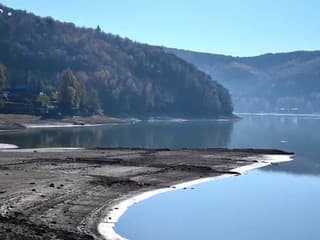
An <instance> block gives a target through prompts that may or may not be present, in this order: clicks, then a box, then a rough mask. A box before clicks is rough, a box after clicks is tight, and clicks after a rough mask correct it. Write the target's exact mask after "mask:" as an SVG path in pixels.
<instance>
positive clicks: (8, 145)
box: [0, 143, 18, 149]
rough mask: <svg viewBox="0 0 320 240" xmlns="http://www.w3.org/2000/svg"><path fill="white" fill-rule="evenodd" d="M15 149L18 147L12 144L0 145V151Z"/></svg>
mask: <svg viewBox="0 0 320 240" xmlns="http://www.w3.org/2000/svg"><path fill="white" fill-rule="evenodd" d="M15 148H18V146H17V145H13V144H7V143H0V149H15Z"/></svg>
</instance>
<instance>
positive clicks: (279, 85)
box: [167, 49, 320, 113]
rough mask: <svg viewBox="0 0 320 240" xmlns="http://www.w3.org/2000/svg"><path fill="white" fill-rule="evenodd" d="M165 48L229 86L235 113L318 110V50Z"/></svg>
mask: <svg viewBox="0 0 320 240" xmlns="http://www.w3.org/2000/svg"><path fill="white" fill-rule="evenodd" d="M167 51H169V52H173V53H175V54H177V55H178V56H179V57H181V58H183V59H185V60H186V61H188V62H190V63H192V64H194V65H195V66H197V67H198V68H199V69H200V70H202V71H205V72H206V73H208V74H210V75H212V77H213V78H214V79H215V80H217V81H219V82H220V83H221V84H223V85H224V86H225V87H226V88H228V89H229V90H230V92H231V95H232V96H233V102H234V107H235V111H237V112H283V113H287V112H290V113H293V112H300V113H320V51H296V52H290V53H277V54H265V55H261V56H256V57H232V56H224V55H218V54H209V53H199V52H191V51H185V50H177V49H168V50H167Z"/></svg>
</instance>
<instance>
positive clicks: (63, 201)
mask: <svg viewBox="0 0 320 240" xmlns="http://www.w3.org/2000/svg"><path fill="white" fill-rule="evenodd" d="M279 155H280V156H281V158H282V160H281V161H283V160H284V159H287V160H288V159H289V158H288V153H285V152H281V151H276V150H245V149H244V150H226V149H206V150H175V151H170V150H166V149H163V150H161V149H159V150H155V149H92V150H85V149H42V150H41V149H29V150H19V149H18V150H17V149H12V150H3V151H0V179H1V181H0V239H5V240H6V239H68V240H71V239H110V240H111V239H112V240H114V239H123V238H121V237H120V236H118V235H117V234H116V233H115V232H114V231H113V226H114V224H115V223H116V221H117V220H118V219H119V217H120V216H121V215H122V214H123V213H124V212H125V211H126V209H128V207H129V206H130V205H132V204H134V203H136V202H139V201H142V200H144V199H146V198H149V197H151V196H153V195H155V194H159V193H161V192H165V191H172V190H175V189H179V188H186V187H188V186H191V185H194V184H198V183H201V182H206V181H209V180H210V181H211V180H213V179H216V178H218V177H226V176H234V175H239V174H241V173H242V172H243V171H247V170H249V169H252V168H257V167H261V166H265V165H267V164H270V163H272V162H275V161H280V158H279V157H280V156H279Z"/></svg>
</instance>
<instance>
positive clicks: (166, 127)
mask: <svg viewBox="0 0 320 240" xmlns="http://www.w3.org/2000/svg"><path fill="white" fill-rule="evenodd" d="M319 126H320V117H317V116H266V115H261V116H260V115H257V116H243V119H242V120H240V121H237V122H232V121H226V122H219V121H210V120H206V121H188V122H170V121H160V122H140V123H137V124H133V125H124V126H112V127H111V126H109V127H107V126H104V127H90V128H68V129H66V128H64V129H34V130H27V131H22V132H17V133H1V134H0V143H10V144H15V145H18V146H20V147H148V148H208V147H230V148H277V149H282V150H286V151H292V152H295V153H296V157H295V161H293V162H290V163H283V164H279V165H278V166H271V167H269V168H265V170H266V171H270V170H273V171H284V172H288V173H294V174H312V175H319V174H320V159H319V156H320V147H319V146H320V128H319Z"/></svg>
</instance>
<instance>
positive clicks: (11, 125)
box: [0, 114, 130, 131]
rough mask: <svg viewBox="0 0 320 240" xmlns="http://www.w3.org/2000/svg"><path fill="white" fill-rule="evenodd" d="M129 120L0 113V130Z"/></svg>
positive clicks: (93, 124)
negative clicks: (50, 117) (49, 117)
mask: <svg viewBox="0 0 320 240" xmlns="http://www.w3.org/2000/svg"><path fill="white" fill-rule="evenodd" d="M127 123H130V121H129V120H126V119H120V118H114V117H108V116H97V115H96V116H90V117H81V116H73V117H64V118H61V119H43V118H41V117H40V116H34V115H23V114H0V131H17V130H23V129H29V128H66V127H92V126H101V125H117V124H127Z"/></svg>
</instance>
